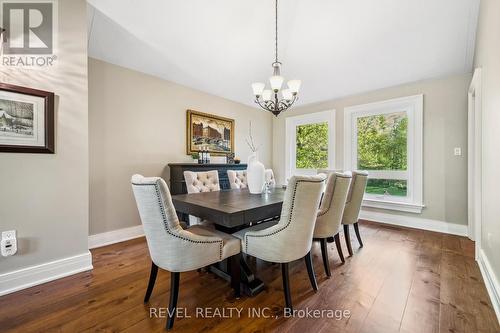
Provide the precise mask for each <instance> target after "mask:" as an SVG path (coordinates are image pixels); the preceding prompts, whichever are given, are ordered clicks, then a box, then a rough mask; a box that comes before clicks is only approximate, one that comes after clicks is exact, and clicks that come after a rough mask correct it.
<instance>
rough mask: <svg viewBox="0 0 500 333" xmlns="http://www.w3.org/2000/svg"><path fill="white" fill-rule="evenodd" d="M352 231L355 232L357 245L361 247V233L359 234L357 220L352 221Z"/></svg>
mask: <svg viewBox="0 0 500 333" xmlns="http://www.w3.org/2000/svg"><path fill="white" fill-rule="evenodd" d="M354 232H356V237H357V238H358V242H359V247H363V241H362V240H361V235H360V234H359V225H358V222H356V223H354Z"/></svg>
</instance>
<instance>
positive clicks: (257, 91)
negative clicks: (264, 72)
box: [252, 82, 266, 96]
mask: <svg viewBox="0 0 500 333" xmlns="http://www.w3.org/2000/svg"><path fill="white" fill-rule="evenodd" d="M265 87H266V84H265V83H262V82H255V83H252V90H253V94H254V95H255V96H262V92H263V91H264V88H265Z"/></svg>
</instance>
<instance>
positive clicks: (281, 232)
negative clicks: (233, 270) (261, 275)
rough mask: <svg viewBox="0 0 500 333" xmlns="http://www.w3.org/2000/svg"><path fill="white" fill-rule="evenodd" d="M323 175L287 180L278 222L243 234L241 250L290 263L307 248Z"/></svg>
mask: <svg viewBox="0 0 500 333" xmlns="http://www.w3.org/2000/svg"><path fill="white" fill-rule="evenodd" d="M324 181H325V178H324V177H322V176H320V175H317V176H293V177H291V178H290V180H289V182H288V186H287V189H286V192H285V198H284V201H283V208H282V211H281V217H280V221H279V222H278V224H276V225H274V226H272V227H270V228H267V229H264V230H260V231H250V232H247V233H245V235H244V239H243V240H242V245H243V246H244V249H243V251H244V252H245V253H248V254H250V255H254V256H256V257H258V258H261V259H263V260H266V261H271V262H278V263H283V262H290V261H293V260H297V259H300V258H303V257H304V256H305V255H306V254H307V253H308V252H309V251H310V250H311V245H312V236H313V230H314V224H315V222H316V215H317V212H318V206H319V201H320V197H321V193H322V190H323V187H324Z"/></svg>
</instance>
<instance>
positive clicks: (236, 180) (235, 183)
mask: <svg viewBox="0 0 500 333" xmlns="http://www.w3.org/2000/svg"><path fill="white" fill-rule="evenodd" d="M227 178H228V179H229V187H230V188H231V189H242V188H247V187H248V183H247V171H246V170H227Z"/></svg>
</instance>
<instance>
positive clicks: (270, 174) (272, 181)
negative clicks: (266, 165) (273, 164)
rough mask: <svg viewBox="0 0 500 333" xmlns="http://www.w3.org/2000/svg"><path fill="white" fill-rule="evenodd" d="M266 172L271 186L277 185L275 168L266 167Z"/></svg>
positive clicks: (267, 180)
mask: <svg viewBox="0 0 500 333" xmlns="http://www.w3.org/2000/svg"><path fill="white" fill-rule="evenodd" d="M265 173H266V183H267V184H269V185H270V186H275V185H276V178H274V172H273V169H266V171H265Z"/></svg>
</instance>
